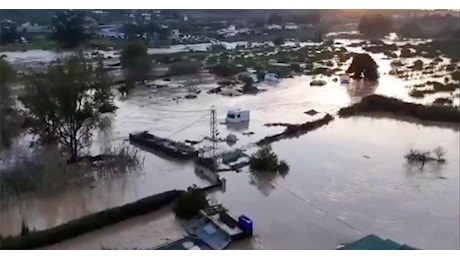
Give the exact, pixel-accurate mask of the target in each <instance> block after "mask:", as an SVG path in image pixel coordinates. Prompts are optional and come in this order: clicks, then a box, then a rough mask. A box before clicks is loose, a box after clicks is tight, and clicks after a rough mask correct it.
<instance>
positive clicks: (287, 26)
mask: <svg viewBox="0 0 460 260" xmlns="http://www.w3.org/2000/svg"><path fill="white" fill-rule="evenodd" d="M284 29H285V30H297V29H299V26H297V24H295V23H286V24H285V25H284Z"/></svg>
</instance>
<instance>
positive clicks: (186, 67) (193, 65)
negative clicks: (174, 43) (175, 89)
mask: <svg viewBox="0 0 460 260" xmlns="http://www.w3.org/2000/svg"><path fill="white" fill-rule="evenodd" d="M200 71H201V63H200V62H198V61H181V62H176V63H173V64H171V66H170V67H169V72H168V75H170V76H172V75H190V74H198V73H200Z"/></svg>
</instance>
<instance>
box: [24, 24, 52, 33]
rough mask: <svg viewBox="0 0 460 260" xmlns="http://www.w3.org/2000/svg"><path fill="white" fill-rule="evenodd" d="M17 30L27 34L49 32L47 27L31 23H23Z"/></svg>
mask: <svg viewBox="0 0 460 260" xmlns="http://www.w3.org/2000/svg"><path fill="white" fill-rule="evenodd" d="M19 29H20V30H21V31H24V32H29V33H41V32H49V31H50V30H49V29H48V27H47V26H44V25H38V24H36V23H31V22H26V23H23V24H22V25H21V26H20V28H19Z"/></svg>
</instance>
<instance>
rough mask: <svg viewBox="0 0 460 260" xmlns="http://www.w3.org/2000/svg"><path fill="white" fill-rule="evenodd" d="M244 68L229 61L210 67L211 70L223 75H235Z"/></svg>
mask: <svg viewBox="0 0 460 260" xmlns="http://www.w3.org/2000/svg"><path fill="white" fill-rule="evenodd" d="M241 71H242V69H240V68H238V67H237V66H235V65H233V64H229V63H219V64H217V65H214V66H212V67H210V68H209V72H210V73H213V74H216V75H218V76H222V77H228V76H233V75H235V74H238V73H239V72H241Z"/></svg>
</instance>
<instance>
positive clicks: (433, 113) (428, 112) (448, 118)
mask: <svg viewBox="0 0 460 260" xmlns="http://www.w3.org/2000/svg"><path fill="white" fill-rule="evenodd" d="M373 112H374V113H375V112H388V113H391V114H393V115H397V116H409V117H413V118H416V119H418V120H427V121H436V122H449V123H460V110H459V108H458V107H450V106H436V105H420V104H413V103H408V102H404V101H401V100H399V99H395V98H390V97H385V96H380V95H371V96H367V97H364V98H363V99H362V100H361V102H359V103H356V104H354V105H351V106H349V107H345V108H342V109H340V110H339V113H338V114H339V116H341V117H349V116H355V115H361V114H365V113H373Z"/></svg>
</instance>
